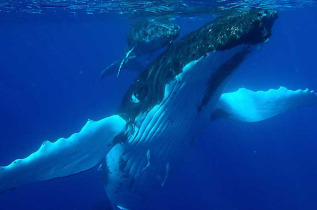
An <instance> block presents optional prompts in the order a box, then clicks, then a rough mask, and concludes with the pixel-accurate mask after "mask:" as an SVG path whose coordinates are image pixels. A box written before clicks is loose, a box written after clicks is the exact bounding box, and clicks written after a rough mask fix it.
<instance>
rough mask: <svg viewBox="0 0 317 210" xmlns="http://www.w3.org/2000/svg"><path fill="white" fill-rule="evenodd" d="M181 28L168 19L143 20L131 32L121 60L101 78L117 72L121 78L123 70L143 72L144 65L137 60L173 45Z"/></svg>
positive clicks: (135, 24)
mask: <svg viewBox="0 0 317 210" xmlns="http://www.w3.org/2000/svg"><path fill="white" fill-rule="evenodd" d="M179 31H180V27H179V26H178V25H176V24H175V23H172V22H170V21H169V20H167V19H162V18H156V19H141V20H139V21H137V22H136V23H134V24H133V25H132V27H131V29H130V31H129V34H128V38H127V44H128V50H127V52H126V54H125V56H123V57H122V58H121V59H119V60H117V61H115V62H114V63H112V64H110V65H109V66H108V67H107V68H106V69H105V70H104V71H103V72H102V73H101V77H102V78H104V77H105V76H108V75H111V74H113V73H115V72H116V71H117V72H118V73H117V76H118V77H119V75H120V72H121V69H124V68H126V69H132V70H134V71H136V70H137V71H140V70H143V65H142V64H140V63H139V62H138V61H137V60H136V59H135V58H136V57H139V56H142V55H146V54H151V53H153V52H155V51H157V50H159V49H161V48H163V47H165V46H167V45H168V44H170V43H172V42H173V40H175V39H176V38H177V37H178V35H179Z"/></svg>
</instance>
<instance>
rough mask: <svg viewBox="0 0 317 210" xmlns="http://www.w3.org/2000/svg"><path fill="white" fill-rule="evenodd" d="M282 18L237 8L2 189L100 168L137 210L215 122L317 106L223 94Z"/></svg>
mask: <svg viewBox="0 0 317 210" xmlns="http://www.w3.org/2000/svg"><path fill="white" fill-rule="evenodd" d="M277 17H278V15H277V12H276V11H275V10H261V9H251V10H249V11H239V12H237V11H235V12H232V13H230V14H226V15H225V16H221V17H218V18H217V19H215V20H214V21H212V22H210V23H207V24H206V25H204V26H203V27H201V28H200V29H198V30H196V31H193V32H191V33H189V34H188V35H186V36H184V37H183V38H182V39H180V40H179V41H177V42H175V43H174V44H173V45H172V46H170V47H169V48H168V49H166V50H165V51H164V52H163V53H162V54H161V55H159V56H158V57H157V58H156V59H155V60H154V61H153V62H152V63H151V64H150V65H149V66H148V67H147V68H146V69H145V70H144V71H143V72H142V73H141V74H140V75H139V76H138V77H137V78H136V80H135V81H134V83H133V84H132V85H131V87H130V88H129V90H128V91H127V92H126V94H125V96H124V99H123V101H122V103H121V105H120V107H119V108H118V111H117V112H116V113H115V114H114V115H112V116H109V117H107V118H104V119H101V120H99V121H88V123H87V124H86V125H85V126H84V127H83V128H82V129H81V131H80V132H79V133H75V134H73V135H71V136H70V137H69V138H66V139H65V138H61V139H59V140H57V141H56V142H48V141H46V142H44V143H43V145H42V146H41V147H40V149H39V150H38V151H36V152H34V153H33V154H31V155H30V156H28V157H26V158H24V159H18V160H15V161H13V162H12V163H11V164H10V165H8V166H4V167H1V168H0V192H5V191H7V190H10V189H14V188H16V187H19V186H22V185H25V184H30V183H34V182H38V181H44V180H50V179H53V178H57V177H64V176H68V175H72V174H76V173H79V172H82V171H85V170H88V169H90V168H92V167H94V166H97V165H98V166H99V170H100V171H101V174H102V176H103V177H104V180H105V190H106V192H107V195H108V197H109V200H110V202H111V204H112V206H113V208H114V209H137V207H138V205H139V204H140V202H141V201H142V199H146V197H147V196H148V195H150V194H151V192H153V191H154V190H155V189H161V188H162V187H163V188H164V186H166V185H167V184H168V181H169V177H170V176H171V172H172V171H173V170H175V168H176V166H177V165H178V164H179V162H180V161H181V160H182V158H183V157H184V155H186V154H187V152H188V150H189V149H190V145H191V142H192V139H194V138H196V137H198V136H199V134H200V133H201V132H202V131H203V130H204V129H206V127H207V126H208V124H209V123H210V121H211V120H216V119H218V118H221V117H225V118H227V119H232V120H238V121H243V122H259V121H262V120H266V119H268V118H271V117H274V116H276V115H278V114H281V113H284V112H286V111H288V110H291V109H294V108H298V107H302V106H311V105H314V104H316V103H317V96H316V93H315V92H314V91H311V90H308V89H305V90H301V89H299V90H295V91H292V90H288V89H287V88H285V87H281V88H279V89H276V90H275V89H271V90H268V91H251V90H247V89H239V90H238V91H235V92H227V93H226V92H225V90H226V86H227V85H228V83H229V82H230V80H231V79H232V77H233V76H234V74H235V72H236V71H237V70H238V69H239V68H240V64H241V63H243V62H245V61H247V59H248V56H250V54H251V53H253V52H255V50H254V49H255V48H257V47H256V45H258V44H261V43H263V42H265V41H266V40H268V38H269V37H270V36H271V29H272V27H273V24H274V22H275V20H276V19H277ZM219 113H220V114H219Z"/></svg>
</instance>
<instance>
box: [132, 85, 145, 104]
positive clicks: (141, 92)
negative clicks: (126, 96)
mask: <svg viewBox="0 0 317 210" xmlns="http://www.w3.org/2000/svg"><path fill="white" fill-rule="evenodd" d="M147 91H148V90H147V87H146V86H143V85H142V86H139V87H138V88H137V90H136V91H135V92H134V93H133V95H134V96H135V97H136V98H138V100H139V101H143V100H144V99H145V97H146V96H147Z"/></svg>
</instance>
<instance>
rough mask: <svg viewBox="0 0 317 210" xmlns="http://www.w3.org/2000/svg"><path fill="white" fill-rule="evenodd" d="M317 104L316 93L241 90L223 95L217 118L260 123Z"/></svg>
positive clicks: (283, 89) (282, 90) (306, 91)
mask: <svg viewBox="0 0 317 210" xmlns="http://www.w3.org/2000/svg"><path fill="white" fill-rule="evenodd" d="M313 104H317V95H316V93H315V92H314V91H310V90H308V89H306V90H295V91H293V90H288V89H287V88H285V87H280V88H279V89H276V90H275V89H270V90H268V91H251V90H248V89H245V88H240V89H239V90H238V91H236V92H231V93H224V94H222V95H221V97H220V100H219V103H218V105H217V108H216V112H215V115H214V116H215V117H225V118H229V119H233V120H237V121H242V122H258V121H262V120H266V119H269V118H271V117H274V116H276V115H278V114H282V113H284V112H286V111H288V110H291V109H294V108H297V107H303V106H310V105H313Z"/></svg>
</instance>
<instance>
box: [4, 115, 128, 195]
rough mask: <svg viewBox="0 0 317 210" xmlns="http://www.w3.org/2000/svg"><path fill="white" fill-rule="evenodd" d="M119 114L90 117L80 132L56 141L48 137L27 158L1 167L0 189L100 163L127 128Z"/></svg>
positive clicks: (49, 177)
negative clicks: (93, 118) (92, 118)
mask: <svg viewBox="0 0 317 210" xmlns="http://www.w3.org/2000/svg"><path fill="white" fill-rule="evenodd" d="M125 125H126V121H125V120H123V119H122V118H121V117H120V116H118V115H113V116H111V117H107V118H104V119H102V120H99V121H88V122H87V124H86V125H85V126H84V127H83V128H82V129H81V131H80V132H79V133H75V134H73V135H71V136H70V137H69V138H67V139H65V138H60V139H58V140H57V141H56V142H53V143H52V142H49V141H45V142H44V143H43V144H42V146H41V147H40V149H39V150H38V151H36V152H34V153H33V154H31V155H30V156H28V157H26V158H24V159H17V160H15V161H13V162H12V163H11V164H10V165H8V166H5V167H0V192H4V191H6V190H9V189H13V188H16V187H18V186H21V185H25V184H29V183H34V182H38V181H44V180H50V179H53V178H57V177H64V176H69V175H72V174H76V173H79V172H82V171H85V170H88V169H90V168H92V167H94V166H95V165H97V164H98V163H99V162H100V160H101V159H102V158H103V157H104V156H105V155H106V154H107V153H108V152H109V151H110V149H111V148H112V146H113V144H112V141H113V139H114V137H115V136H117V135H118V134H119V133H120V132H122V131H123V129H124V128H125Z"/></svg>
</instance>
